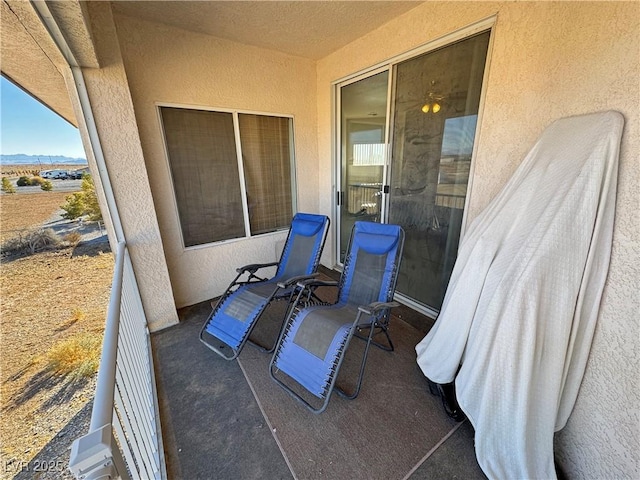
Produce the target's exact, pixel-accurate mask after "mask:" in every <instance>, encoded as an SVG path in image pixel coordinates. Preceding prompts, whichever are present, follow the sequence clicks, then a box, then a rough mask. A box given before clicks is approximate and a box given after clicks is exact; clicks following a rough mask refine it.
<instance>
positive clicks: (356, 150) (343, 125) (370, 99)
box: [338, 70, 389, 263]
mask: <svg viewBox="0 0 640 480" xmlns="http://www.w3.org/2000/svg"><path fill="white" fill-rule="evenodd" d="M388 81H389V73H388V71H387V70H385V71H383V72H382V73H378V74H376V75H373V76H370V77H367V78H365V79H363V80H359V81H356V82H353V83H350V84H348V85H346V86H343V87H341V88H340V147H341V148H340V157H341V158H340V165H341V172H340V187H339V195H340V197H339V204H340V207H339V216H340V220H339V222H338V225H339V231H340V235H339V241H340V263H343V262H344V255H345V252H346V249H347V247H348V243H349V236H350V234H351V228H352V227H353V224H354V223H355V221H356V220H369V221H375V222H379V221H380V219H381V214H382V210H381V209H382V203H383V202H382V193H381V189H382V183H383V178H384V164H385V152H386V143H385V135H386V131H387V96H388Z"/></svg>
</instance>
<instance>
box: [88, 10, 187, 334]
mask: <svg viewBox="0 0 640 480" xmlns="http://www.w3.org/2000/svg"><path fill="white" fill-rule="evenodd" d="M89 16H90V20H91V24H92V28H93V34H94V41H95V46H96V50H97V53H98V56H99V57H100V61H101V65H102V68H100V69H93V68H85V69H83V75H84V78H85V82H86V87H87V92H88V94H89V100H90V102H91V107H92V110H93V114H94V118H95V122H96V126H97V128H98V135H99V137H100V141H101V144H102V151H103V154H104V158H105V162H106V164H107V165H108V167H107V170H108V173H109V178H110V181H111V182H110V183H111V185H110V186H111V188H112V189H113V192H114V195H115V198H116V202H117V207H118V212H119V215H120V220H121V223H122V227H123V230H124V233H125V237H126V239H127V247H128V249H129V253H130V256H131V261H132V263H133V267H134V270H135V274H136V278H137V281H138V287H139V290H140V295H141V298H142V302H143V306H144V309H145V314H146V316H147V321H148V322H149V328H150V329H151V330H157V329H160V328H163V327H166V326H169V325H172V324H174V323H177V321H178V316H177V314H176V310H175V306H174V304H173V299H172V298H171V295H170V294H169V295H167V294H166V293H165V294H163V295H161V296H158V295H157V292H158V291H161V292H170V283H169V275H168V271H167V266H166V263H165V261H164V254H163V251H162V241H161V238H160V231H159V228H158V223H157V221H156V216H155V213H154V208H153V203H152V202H151V195H150V190H149V183H148V180H147V176H146V172H145V168H144V161H143V157H142V150H141V148H140V139H139V137H138V132H137V128H136V123H135V116H134V113H133V105H132V103H131V97H130V95H129V92H128V89H127V79H126V74H125V71H124V67H123V64H122V59H121V57H120V49H119V47H118V44H117V37H116V35H115V31H114V24H113V21H112V19H111V9H110V7H109V4H108V3H103V2H93V3H92V4H91V8H90V9H89ZM81 129H82V130H83V140H85V141H86V127H85V126H84V122H82V125H81ZM90 160H91V161H92V162H93V158H92V156H90ZM94 168H95V167H94Z"/></svg>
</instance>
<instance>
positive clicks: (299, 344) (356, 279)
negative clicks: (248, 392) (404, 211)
mask: <svg viewBox="0 0 640 480" xmlns="http://www.w3.org/2000/svg"><path fill="white" fill-rule="evenodd" d="M403 245H404V231H403V230H402V228H400V227H399V226H397V225H383V224H379V223H372V222H356V223H355V225H354V227H353V230H352V232H351V239H350V241H349V249H348V252H349V253H348V255H347V257H346V259H345V262H344V269H343V272H342V275H341V277H340V281H339V282H323V281H319V280H314V279H311V280H307V281H302V282H299V284H298V286H299V287H301V290H300V291H299V293H298V295H297V296H296V300H295V302H294V304H293V305H292V307H291V308H290V310H289V318H288V319H287V322H286V326H285V327H284V328H283V330H282V333H281V335H280V338H279V340H278V344H277V346H276V350H275V353H274V355H273V358H272V360H271V364H270V368H269V371H270V374H271V377H272V378H273V379H274V380H275V381H276V382H277V383H278V384H279V385H280V386H281V387H283V388H284V389H285V390H286V391H287V392H289V393H290V394H291V395H293V396H294V397H295V398H296V399H298V400H300V401H301V402H302V403H303V404H304V405H305V406H306V407H307V408H309V409H310V410H311V411H312V412H314V413H320V412H322V411H324V410H325V409H326V408H327V404H328V402H329V398H330V396H331V392H332V391H333V389H334V386H335V382H336V378H337V376H338V371H339V370H340V366H341V364H342V360H343V358H344V355H345V352H346V350H347V347H348V346H349V342H350V341H351V338H352V337H353V336H354V335H355V336H357V337H359V338H362V339H364V340H366V345H365V347H364V352H363V355H362V363H361V365H360V373H359V376H358V379H357V382H356V386H355V389H354V391H353V393H351V394H347V393H346V392H345V391H343V390H342V389H340V388H338V387H335V388H336V391H337V392H338V393H339V394H341V395H342V396H344V397H347V398H351V399H353V398H355V397H356V396H357V395H358V393H359V391H360V386H361V385H362V377H363V375H364V369H365V364H366V361H367V354H368V352H369V346H370V345H371V344H372V343H373V344H374V345H377V346H378V347H381V348H383V349H385V350H393V343H391V338H390V337H389V333H388V331H387V329H388V326H389V318H390V313H391V308H392V307H394V306H397V305H398V304H397V303H396V302H393V295H394V292H395V287H396V279H397V273H398V269H399V268H400V260H401V258H402V248H403ZM330 285H331V286H336V287H337V288H338V294H337V301H336V302H335V303H324V302H320V301H318V300H317V297H315V298H314V294H313V292H314V290H315V289H316V288H318V287H320V286H330ZM367 330H368V333H367V334H366V336H365V335H363V334H362V333H361V332H365V331H367ZM380 333H383V334H384V335H385V336H386V340H387V345H384V344H381V343H377V342H374V341H373V337H374V335H378V334H380ZM283 374H285V375H283ZM292 380H293V381H295V383H298V384H299V385H300V386H301V387H303V388H304V389H305V390H307V391H308V392H309V393H310V394H311V395H307V394H306V393H304V392H302V393H304V396H305V397H307V398H304V397H303V395H301V394H299V393H297V392H296V391H294V388H295V387H293V386H292V385H293V382H292ZM298 390H299V389H298ZM315 397H317V398H315ZM318 399H319V400H318ZM314 404H315V405H314ZM318 404H319V405H318Z"/></svg>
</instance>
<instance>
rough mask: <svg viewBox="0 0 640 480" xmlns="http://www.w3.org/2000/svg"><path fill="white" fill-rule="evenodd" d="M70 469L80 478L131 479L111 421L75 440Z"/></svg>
mask: <svg viewBox="0 0 640 480" xmlns="http://www.w3.org/2000/svg"><path fill="white" fill-rule="evenodd" d="M114 446H115V448H114ZM69 469H70V470H71V472H72V473H73V475H74V476H75V477H76V478H77V479H79V480H104V479H116V478H120V479H122V480H129V479H130V476H129V472H128V470H127V466H126V464H125V462H124V459H123V458H122V453H120V449H119V448H118V446H117V444H116V441H115V438H114V436H113V429H112V428H111V423H109V424H107V425H104V426H102V427H100V428H98V429H97V430H92V431H90V433H88V434H87V435H85V436H84V437H80V438H78V439H77V440H75V441H74V442H73V444H72V445H71V457H70V460H69Z"/></svg>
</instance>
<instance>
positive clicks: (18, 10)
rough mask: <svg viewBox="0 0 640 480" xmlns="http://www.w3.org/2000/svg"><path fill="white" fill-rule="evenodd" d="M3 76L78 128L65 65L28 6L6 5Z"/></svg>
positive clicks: (0, 49)
mask: <svg viewBox="0 0 640 480" xmlns="http://www.w3.org/2000/svg"><path fill="white" fill-rule="evenodd" d="M1 21H2V24H1V27H2V34H1V36H0V55H1V58H2V64H1V67H2V73H3V75H5V76H6V77H8V78H10V79H11V80H12V81H13V82H14V83H16V84H17V85H19V86H20V87H21V88H22V89H24V90H25V91H27V92H28V93H30V94H31V95H32V96H33V97H35V98H36V99H37V100H39V101H40V102H42V103H43V104H45V105H46V106H48V107H49V108H50V109H51V110H53V111H54V112H56V113H57V114H58V115H60V116H61V117H62V118H64V119H66V120H67V121H69V122H70V123H72V124H73V125H76V118H75V115H74V113H73V108H72V107H71V102H70V100H69V94H68V93H67V88H66V84H65V81H64V77H63V75H62V72H61V71H60V67H59V65H61V64H63V63H64V59H63V58H62V56H61V55H60V53H59V51H58V50H57V48H56V46H55V45H54V43H53V41H52V40H51V38H50V37H49V35H48V34H47V32H46V30H45V29H44V27H43V26H42V23H41V22H40V19H39V18H38V16H37V14H36V12H35V10H33V8H32V7H31V5H30V3H29V2H24V1H9V2H7V1H3V2H2V17H1Z"/></svg>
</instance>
